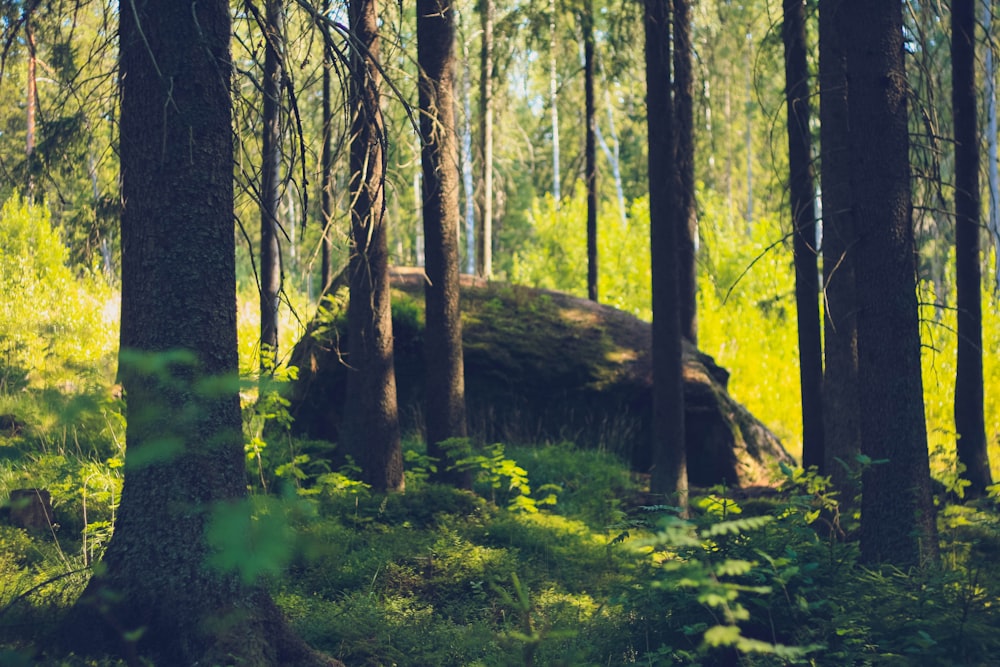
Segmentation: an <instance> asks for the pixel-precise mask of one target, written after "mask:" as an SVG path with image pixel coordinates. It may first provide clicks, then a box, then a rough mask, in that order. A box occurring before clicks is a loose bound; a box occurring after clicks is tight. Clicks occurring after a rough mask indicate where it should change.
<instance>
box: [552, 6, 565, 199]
mask: <svg viewBox="0 0 1000 667" xmlns="http://www.w3.org/2000/svg"><path fill="white" fill-rule="evenodd" d="M556 19H557V16H556V0H549V38H550V40H551V41H550V42H549V115H550V116H551V118H552V198H553V199H554V200H555V203H556V210H559V200H560V199H562V187H561V181H560V173H561V169H562V167H561V166H560V165H559V77H558V76H557V69H556V52H557V48H558V41H557V39H556Z"/></svg>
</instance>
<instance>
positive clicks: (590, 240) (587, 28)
mask: <svg viewBox="0 0 1000 667" xmlns="http://www.w3.org/2000/svg"><path fill="white" fill-rule="evenodd" d="M580 19H581V23H582V24H583V87H584V98H585V111H584V113H585V122H586V127H587V131H586V147H585V151H584V152H585V160H586V165H585V167H584V169H585V171H584V176H583V178H584V182H585V183H586V186H587V298H589V299H590V300H591V301H597V300H598V289H597V276H598V267H597V261H598V257H597V206H598V198H597V137H596V135H597V106H596V103H595V101H594V51H595V43H594V2H593V0H584V4H583V14H582V16H581V17H580Z"/></svg>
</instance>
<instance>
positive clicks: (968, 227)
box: [951, 0, 993, 497]
mask: <svg viewBox="0 0 1000 667" xmlns="http://www.w3.org/2000/svg"><path fill="white" fill-rule="evenodd" d="M975 30H976V0H952V3H951V71H952V75H951V81H952V92H951V101H952V121H953V123H954V128H955V287H956V291H957V297H958V363H957V366H956V374H955V430H956V432H957V436H958V443H957V447H956V449H957V452H958V460H959V462H960V463H962V464H964V465H965V474H966V476H967V478H968V480H969V482H970V485H969V487H968V488H967V489H966V492H967V493H968V494H969V495H970V496H972V497H979V496H981V495H983V494H984V493H986V487H987V486H989V485H991V484H992V483H993V477H992V475H991V474H990V459H989V455H988V454H987V447H986V423H985V418H984V413H983V311H982V274H981V269H980V264H979V262H980V257H979V254H980V252H979V251H980V247H979V246H980V243H979V228H980V219H979V217H980V208H981V201H980V194H979V192H980V190H979V162H980V158H979V131H978V128H979V121H978V119H977V117H976V116H977V113H976V105H977V104H978V103H979V94H978V91H977V90H976V46H975V44H976V41H975Z"/></svg>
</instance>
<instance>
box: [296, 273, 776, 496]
mask: <svg viewBox="0 0 1000 667" xmlns="http://www.w3.org/2000/svg"><path fill="white" fill-rule="evenodd" d="M393 283H394V287H395V288H396V292H395V294H394V302H395V303H394V312H393V327H394V333H395V337H396V342H395V354H396V376H397V387H398V396H399V406H400V419H401V422H402V424H403V428H404V429H414V428H416V429H419V428H420V425H421V423H422V418H421V408H420V406H421V394H422V384H423V381H422V377H423V357H422V335H423V324H422V323H423V291H422V285H423V274H422V272H419V271H418V270H397V271H396V272H395V274H394V277H393ZM462 299H463V301H462V311H463V324H464V332H463V339H464V345H465V380H466V399H467V404H468V421H469V426H470V431H471V435H472V436H473V437H474V438H475V439H477V440H481V441H485V442H497V441H500V442H508V443H510V442H532V443H542V442H547V441H548V442H553V441H555V442H558V441H563V440H569V441H572V442H575V443H577V444H578V445H579V446H581V447H602V448H606V449H609V450H612V451H615V452H617V453H618V454H620V455H621V456H623V457H624V458H626V459H628V460H631V462H632V465H633V468H634V469H635V470H637V471H639V472H645V471H646V470H647V469H648V460H646V459H647V457H648V453H647V451H646V450H647V448H646V447H645V444H646V443H647V442H649V439H650V437H651V434H650V416H651V386H652V365H651V363H650V361H651V353H650V347H651V340H652V327H651V325H650V324H649V322H645V321H642V320H640V319H638V318H636V317H633V316H632V315H630V314H628V313H625V312H622V311H619V310H616V309H614V308H611V307H608V306H602V305H599V304H596V303H593V302H591V301H588V300H586V299H580V298H577V297H573V296H570V295H567V294H563V293H560V292H551V291H545V290H537V289H531V288H526V287H515V286H509V285H504V284H497V283H491V284H485V283H482V282H478V283H477V282H474V281H471V280H469V281H467V282H466V283H465V284H463V291H462ZM343 324H344V322H343V321H342V318H340V317H339V316H337V315H335V314H334V315H331V314H327V315H326V316H324V317H318V318H317V319H316V320H314V322H313V323H312V324H311V325H310V331H309V332H307V334H306V335H305V336H304V337H303V338H302V340H301V341H300V342H299V344H298V345H297V346H296V349H295V351H294V352H293V354H292V359H291V364H292V365H295V366H298V367H299V379H298V380H297V381H296V382H295V383H294V384H293V387H292V392H291V396H290V398H291V402H292V405H291V412H292V415H293V417H294V418H295V422H294V427H293V428H294V430H295V431H296V432H297V434H299V435H302V436H305V437H309V438H316V439H321V440H329V441H336V439H337V425H338V422H339V418H340V415H339V413H340V409H341V406H342V405H343V399H344V386H345V382H344V377H345V374H346V373H347V372H349V371H348V365H349V363H350V361H349V360H348V359H346V358H345V357H344V356H343V354H342V352H344V351H346V349H347V346H346V345H345V342H344V340H343V336H344V332H345V331H346V326H343ZM728 379H729V373H728V372H727V371H726V370H725V369H723V368H721V367H720V366H718V365H716V363H715V361H714V360H713V359H712V358H711V357H710V356H708V355H706V354H703V353H701V352H699V351H698V350H697V349H695V348H694V347H693V346H690V345H685V349H684V386H685V401H686V412H685V415H686V423H685V425H686V428H687V438H686V440H687V442H686V446H687V458H688V474H689V480H690V483H691V484H692V485H693V486H712V485H714V484H719V483H725V484H727V485H729V486H732V487H742V486H755V485H766V484H768V483H769V482H770V481H771V478H772V476H773V475H774V468H775V467H776V466H775V464H776V463H777V462H779V461H784V462H786V463H793V460H792V457H791V456H790V455H789V454H788V453H787V452H786V451H785V449H784V448H783V447H782V445H781V443H780V442H779V441H778V439H777V438H776V437H775V436H774V434H773V433H771V431H769V430H768V429H767V427H766V426H764V425H763V424H762V423H760V422H759V421H758V420H757V419H755V418H754V417H753V415H751V414H750V413H749V412H748V411H747V410H746V409H745V408H744V407H743V406H742V405H740V404H739V403H737V402H736V401H735V400H733V398H732V397H731V396H730V395H729V394H728V392H727V390H726V384H727V381H728Z"/></svg>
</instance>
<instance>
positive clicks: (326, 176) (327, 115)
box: [320, 0, 333, 294]
mask: <svg viewBox="0 0 1000 667" xmlns="http://www.w3.org/2000/svg"><path fill="white" fill-rule="evenodd" d="M329 13H330V0H323V15H324V16H327V15H329ZM322 29H323V31H324V35H325V39H324V44H323V152H322V153H321V154H320V171H321V172H322V173H321V175H320V182H321V186H320V187H321V190H322V194H321V196H320V209H321V215H320V224H322V225H323V235H322V239H321V241H320V243H321V246H322V248H321V250H322V270H321V272H320V275H321V281H322V287H321V288H320V294H325V293H326V289H327V288H328V287H329V286H330V283H332V282H333V237H332V236H331V234H332V230H331V229H330V226H331V224H332V223H333V145H332V144H333V134H332V133H333V115H332V113H331V110H330V106H331V103H332V99H331V95H332V91H331V89H330V85H331V78H332V77H331V73H330V68H331V67H333V60H332V56H331V53H330V49H329V47H327V46H326V42H327V41H328V39H329V34H328V33H329V27H328V26H327V24H326V23H323V24H322Z"/></svg>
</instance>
